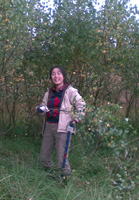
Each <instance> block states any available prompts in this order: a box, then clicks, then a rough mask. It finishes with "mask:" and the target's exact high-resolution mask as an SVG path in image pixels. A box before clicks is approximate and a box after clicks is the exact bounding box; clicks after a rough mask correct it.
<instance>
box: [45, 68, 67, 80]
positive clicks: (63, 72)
mask: <svg viewBox="0 0 139 200" xmlns="http://www.w3.org/2000/svg"><path fill="white" fill-rule="evenodd" d="M55 68H58V69H59V70H60V71H61V73H62V74H63V77H64V83H66V70H65V69H64V68H63V67H61V66H58V65H56V66H54V67H52V68H51V69H50V72H49V75H50V79H52V78H51V75H52V71H53V69H55Z"/></svg>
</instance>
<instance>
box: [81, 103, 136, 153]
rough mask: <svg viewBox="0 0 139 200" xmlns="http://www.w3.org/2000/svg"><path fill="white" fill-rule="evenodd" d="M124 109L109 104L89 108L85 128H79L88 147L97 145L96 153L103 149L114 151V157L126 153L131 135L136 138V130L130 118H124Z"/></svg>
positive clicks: (84, 123)
mask: <svg viewBox="0 0 139 200" xmlns="http://www.w3.org/2000/svg"><path fill="white" fill-rule="evenodd" d="M120 110H122V107H120V106H118V105H117V104H111V103H109V102H108V103H107V105H102V106H99V107H96V108H95V107H91V106H90V107H88V108H87V115H86V118H85V120H84V122H83V126H82V127H81V129H80V127H79V134H80V137H81V139H82V140H83V141H84V142H83V143H84V144H85V145H87V146H90V145H96V148H95V151H97V148H99V146H100V147H101V148H107V149H108V148H111V149H113V153H114V155H117V156H119V154H120V151H121V150H124V151H126V146H127V144H128V141H129V135H130V136H131V135H133V136H135V135H136V134H137V132H136V130H134V128H133V127H132V125H131V123H130V122H129V119H128V118H123V116H122V114H121V113H122V111H120Z"/></svg>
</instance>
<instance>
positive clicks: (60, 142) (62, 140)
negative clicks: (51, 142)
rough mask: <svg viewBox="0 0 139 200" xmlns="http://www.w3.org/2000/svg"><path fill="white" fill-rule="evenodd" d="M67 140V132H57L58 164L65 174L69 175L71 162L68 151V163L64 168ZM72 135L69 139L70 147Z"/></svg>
mask: <svg viewBox="0 0 139 200" xmlns="http://www.w3.org/2000/svg"><path fill="white" fill-rule="evenodd" d="M66 141H67V133H57V134H56V152H57V166H58V169H59V170H60V171H62V173H64V174H65V175H68V174H70V173H71V169H70V164H69V161H68V152H69V148H68V152H67V157H66V163H65V167H64V168H62V165H63V160H64V153H65V147H66ZM70 142H71V137H70V141H69V147H70Z"/></svg>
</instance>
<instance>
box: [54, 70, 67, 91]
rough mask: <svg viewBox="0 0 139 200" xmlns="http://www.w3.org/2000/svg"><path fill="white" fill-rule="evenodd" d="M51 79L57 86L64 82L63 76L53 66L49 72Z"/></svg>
mask: <svg viewBox="0 0 139 200" xmlns="http://www.w3.org/2000/svg"><path fill="white" fill-rule="evenodd" d="M51 80H52V82H53V84H54V85H55V86H58V87H59V88H60V87H61V86H63V84H64V76H63V74H62V72H61V71H60V69H59V68H54V69H53V71H52V74H51Z"/></svg>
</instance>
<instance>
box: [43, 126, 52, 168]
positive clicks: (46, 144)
mask: <svg viewBox="0 0 139 200" xmlns="http://www.w3.org/2000/svg"><path fill="white" fill-rule="evenodd" d="M53 125H54V124H50V123H46V127H45V131H44V135H43V139H42V145H41V150H40V163H41V164H42V166H43V167H44V168H52V167H53V166H54V164H53V162H52V152H53V149H54V145H55V137H54V130H53V129H54V127H53Z"/></svg>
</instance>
